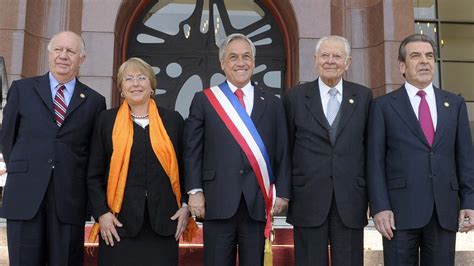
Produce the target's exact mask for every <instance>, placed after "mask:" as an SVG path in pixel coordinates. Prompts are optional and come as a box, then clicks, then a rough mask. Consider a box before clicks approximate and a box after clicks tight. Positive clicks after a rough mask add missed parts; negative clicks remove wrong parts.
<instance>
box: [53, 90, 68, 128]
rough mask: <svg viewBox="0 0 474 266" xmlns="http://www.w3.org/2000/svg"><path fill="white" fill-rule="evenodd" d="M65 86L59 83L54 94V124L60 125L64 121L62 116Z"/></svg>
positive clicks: (64, 109) (64, 107) (64, 105)
mask: <svg viewBox="0 0 474 266" xmlns="http://www.w3.org/2000/svg"><path fill="white" fill-rule="evenodd" d="M65 88H66V87H65V86H64V85H61V87H59V89H58V91H57V92H56V95H55V96H54V117H55V119H56V124H57V125H58V127H60V126H61V125H62V124H63V122H64V117H66V109H67V105H66V101H65V100H64V89H65Z"/></svg>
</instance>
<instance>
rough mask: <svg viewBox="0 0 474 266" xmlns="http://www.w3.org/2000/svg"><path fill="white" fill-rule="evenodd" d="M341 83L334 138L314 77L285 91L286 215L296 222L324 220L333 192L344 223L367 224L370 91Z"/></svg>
mask: <svg viewBox="0 0 474 266" xmlns="http://www.w3.org/2000/svg"><path fill="white" fill-rule="evenodd" d="M342 86H343V95H342V102H341V107H340V111H339V112H340V114H339V116H340V120H339V124H338V127H337V131H336V132H337V133H336V139H335V141H334V143H331V140H330V137H329V131H330V125H329V123H328V121H327V119H326V116H325V115H324V112H323V107H322V103H321V96H320V92H319V84H318V80H315V81H313V82H308V83H304V84H302V85H299V86H297V87H295V88H294V89H291V90H289V91H288V92H287V94H286V95H285V97H284V103H285V110H286V114H287V121H288V132H289V134H288V135H289V139H290V153H291V155H292V158H293V161H292V162H293V169H292V194H291V201H290V205H289V210H288V216H287V220H288V222H289V223H291V224H293V225H295V226H302V227H310V226H311V227H312V226H320V225H321V224H323V223H324V222H325V221H326V219H327V216H328V213H329V210H330V208H331V202H332V198H333V194H334V196H335V198H336V204H337V207H338V210H339V215H340V216H341V219H342V221H343V223H344V225H345V226H347V227H351V228H363V227H364V226H365V225H366V224H367V191H366V181H365V180H366V179H365V144H366V121H367V118H368V112H369V106H370V102H371V99H372V93H371V92H370V90H369V89H368V88H366V87H364V86H362V85H359V84H356V83H352V82H348V81H343V85H342Z"/></svg>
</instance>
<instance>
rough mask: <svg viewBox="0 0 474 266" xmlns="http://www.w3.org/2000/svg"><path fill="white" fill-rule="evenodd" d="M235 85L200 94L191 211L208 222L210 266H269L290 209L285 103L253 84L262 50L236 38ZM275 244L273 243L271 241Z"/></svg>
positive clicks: (192, 131)
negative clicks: (268, 246) (268, 252)
mask: <svg viewBox="0 0 474 266" xmlns="http://www.w3.org/2000/svg"><path fill="white" fill-rule="evenodd" d="M219 60H220V62H221V68H222V70H223V71H224V73H225V76H226V79H227V81H225V82H224V83H222V84H220V85H219V86H215V87H211V88H209V89H205V90H204V91H202V92H199V93H197V94H196V95H195V96H194V99H193V101H192V104H191V107H190V112H189V117H188V119H187V120H186V123H185V132H184V146H185V150H184V156H183V157H184V158H185V159H184V167H185V186H186V191H187V192H188V194H189V210H190V212H191V214H192V215H193V217H196V218H198V219H202V220H203V228H204V261H205V265H219V266H220V265H235V264H236V254H237V251H238V254H239V255H238V256H239V264H240V265H252V266H253V265H262V264H263V260H264V252H263V251H264V245H265V241H266V240H268V239H269V237H270V230H271V215H272V212H273V213H279V212H281V211H283V210H285V209H286V207H287V206H288V200H289V197H290V192H289V191H290V166H289V157H288V155H289V153H288V139H287V130H286V119H285V113H284V110H283V105H282V103H281V101H280V100H279V99H278V98H277V97H275V96H274V95H273V94H271V93H269V92H266V91H263V90H262V89H260V88H258V87H256V86H254V85H253V84H252V83H251V82H250V78H251V76H252V73H253V70H254V68H255V46H254V45H253V43H252V42H251V41H250V40H249V39H248V38H247V37H246V36H244V35H242V34H232V35H229V36H228V37H227V38H226V39H225V40H224V42H223V43H222V45H221V46H220V49H219ZM267 242H268V241H267Z"/></svg>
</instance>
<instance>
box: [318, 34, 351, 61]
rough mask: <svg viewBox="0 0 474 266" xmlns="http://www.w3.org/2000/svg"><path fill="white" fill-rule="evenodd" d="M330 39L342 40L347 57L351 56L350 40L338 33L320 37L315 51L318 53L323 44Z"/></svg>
mask: <svg viewBox="0 0 474 266" xmlns="http://www.w3.org/2000/svg"><path fill="white" fill-rule="evenodd" d="M329 40H332V41H339V42H342V43H343V44H344V52H345V54H346V57H349V56H351V45H350V44H349V41H348V40H347V39H346V38H344V37H342V36H337V35H332V36H326V37H322V38H321V39H319V41H318V42H317V43H316V47H315V49H314V53H315V54H317V53H318V52H319V49H320V48H321V44H322V43H323V42H325V41H329Z"/></svg>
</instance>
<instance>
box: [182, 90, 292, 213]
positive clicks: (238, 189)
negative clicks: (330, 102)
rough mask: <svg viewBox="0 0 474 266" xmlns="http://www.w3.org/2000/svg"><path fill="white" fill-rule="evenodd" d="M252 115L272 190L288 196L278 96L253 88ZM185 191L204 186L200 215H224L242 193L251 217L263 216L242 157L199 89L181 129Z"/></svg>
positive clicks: (285, 143) (256, 188)
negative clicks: (273, 183) (271, 176)
mask: <svg viewBox="0 0 474 266" xmlns="http://www.w3.org/2000/svg"><path fill="white" fill-rule="evenodd" d="M251 119H252V121H253V122H254V124H255V127H256V128H257V131H258V133H259V134H260V136H261V138H262V140H263V142H264V144H265V148H266V150H267V153H268V156H269V157H270V164H271V166H272V169H273V174H274V176H275V178H276V190H277V192H276V195H277V196H278V197H285V198H289V197H290V191H289V188H290V172H289V171H290V167H289V157H288V138H287V131H286V119H285V113H284V110H283V105H282V103H281V101H280V100H279V99H278V98H277V97H275V96H274V95H272V94H271V93H269V92H265V91H263V90H261V89H259V88H257V87H255V90H254V106H253V110H252V114H251ZM184 145H185V146H184V155H183V158H184V167H185V183H186V191H189V190H191V189H195V188H203V189H204V196H205V199H206V214H205V219H209V220H211V219H228V218H230V217H232V216H233V215H234V214H235V212H236V211H237V208H238V206H239V202H240V199H241V197H242V194H243V195H244V197H245V202H246V203H247V207H248V211H249V214H250V216H251V217H252V219H254V220H257V221H265V206H264V200H263V195H262V193H261V191H260V188H259V186H258V183H257V179H256V177H255V174H254V173H253V171H252V168H251V167H250V164H249V162H248V160H247V157H246V156H245V154H244V153H243V151H242V150H241V148H240V146H239V145H238V143H237V142H236V141H235V139H234V138H233V137H232V135H231V133H230V132H229V130H228V129H227V127H226V126H225V124H224V122H222V120H221V119H220V117H219V116H218V114H217V112H216V111H215V110H214V108H213V107H212V106H211V104H210V102H209V101H208V99H207V97H206V96H205V95H204V93H203V92H198V93H196V95H195V96H194V99H193V101H192V103H191V107H190V114H189V117H188V119H187V120H186V122H185V130H184Z"/></svg>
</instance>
